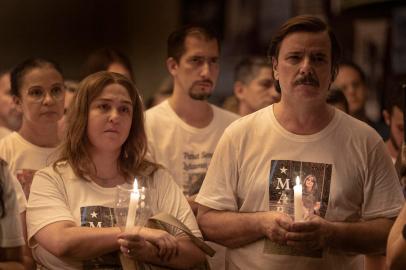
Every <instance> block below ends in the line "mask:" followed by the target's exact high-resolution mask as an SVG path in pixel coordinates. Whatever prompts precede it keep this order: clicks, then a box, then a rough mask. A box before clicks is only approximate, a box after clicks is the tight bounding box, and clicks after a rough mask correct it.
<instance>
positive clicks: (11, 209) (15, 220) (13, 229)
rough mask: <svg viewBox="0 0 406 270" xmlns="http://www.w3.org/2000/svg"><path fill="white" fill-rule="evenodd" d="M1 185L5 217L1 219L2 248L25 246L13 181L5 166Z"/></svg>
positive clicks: (0, 240) (0, 237)
mask: <svg viewBox="0 0 406 270" xmlns="http://www.w3.org/2000/svg"><path fill="white" fill-rule="evenodd" d="M2 170H3V173H2V174H1V179H0V181H1V185H2V188H3V201H4V208H5V209H4V211H5V216H4V217H3V218H1V219H0V247H3V248H7V247H17V246H23V245H24V243H25V242H24V236H23V232H22V227H21V220H20V212H19V208H18V204H17V199H16V192H15V191H14V187H13V183H12V181H13V179H12V178H10V177H9V174H8V173H7V172H8V170H7V168H6V167H5V166H3V169H2Z"/></svg>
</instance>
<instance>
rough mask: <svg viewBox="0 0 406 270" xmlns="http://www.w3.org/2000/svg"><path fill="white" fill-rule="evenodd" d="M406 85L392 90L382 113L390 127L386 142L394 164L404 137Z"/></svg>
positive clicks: (398, 85)
mask: <svg viewBox="0 0 406 270" xmlns="http://www.w3.org/2000/svg"><path fill="white" fill-rule="evenodd" d="M405 84H406V82H402V83H398V84H396V85H395V86H394V87H393V88H392V89H391V90H390V92H389V96H388V98H387V100H386V104H385V109H384V110H383V113H382V114H383V118H384V120H385V124H386V125H388V127H389V138H388V139H387V140H386V141H385V144H386V147H387V148H388V151H389V154H390V155H391V157H392V161H393V163H395V162H396V159H397V157H398V154H399V150H400V148H401V147H402V141H403V137H404V122H403V117H404V115H403V108H404V107H405V98H404V96H405V94H404V91H405V90H404V87H405Z"/></svg>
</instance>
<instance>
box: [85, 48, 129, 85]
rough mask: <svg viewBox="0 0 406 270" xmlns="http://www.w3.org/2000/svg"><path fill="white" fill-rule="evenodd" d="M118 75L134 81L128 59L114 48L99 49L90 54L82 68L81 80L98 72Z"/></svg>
mask: <svg viewBox="0 0 406 270" xmlns="http://www.w3.org/2000/svg"><path fill="white" fill-rule="evenodd" d="M103 70H106V71H110V72H116V73H120V74H122V75H124V76H126V77H127V78H128V79H131V80H132V81H134V79H135V78H134V73H133V68H132V65H131V61H130V59H129V58H128V57H127V56H126V55H125V54H124V53H122V52H121V51H119V50H117V49H114V48H101V49H98V50H96V51H94V52H92V53H91V54H90V55H89V56H88V58H87V59H86V61H85V63H84V64H83V67H82V79H83V78H85V77H87V76H88V75H90V74H93V73H96V72H98V71H103Z"/></svg>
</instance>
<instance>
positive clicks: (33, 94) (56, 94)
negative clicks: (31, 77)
mask: <svg viewBox="0 0 406 270" xmlns="http://www.w3.org/2000/svg"><path fill="white" fill-rule="evenodd" d="M47 93H49V95H50V96H51V97H52V99H53V100H55V101H60V100H62V99H63V98H64V96H65V87H63V86H55V87H53V88H52V89H51V90H50V91H46V90H44V89H42V88H32V89H29V90H28V92H27V98H29V99H30V100H31V101H32V102H35V103H42V102H43V101H44V99H45V96H46V95H47Z"/></svg>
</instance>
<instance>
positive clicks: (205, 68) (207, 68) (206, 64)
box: [200, 61, 210, 78]
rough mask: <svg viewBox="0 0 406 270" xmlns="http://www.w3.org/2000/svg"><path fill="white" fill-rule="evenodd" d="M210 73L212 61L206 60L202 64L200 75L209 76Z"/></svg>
mask: <svg viewBox="0 0 406 270" xmlns="http://www.w3.org/2000/svg"><path fill="white" fill-rule="evenodd" d="M209 74H210V63H209V62H208V61H205V62H204V63H203V66H202V70H201V72H200V76H202V77H203V78H207V77H209Z"/></svg>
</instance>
